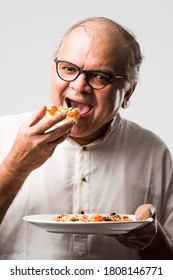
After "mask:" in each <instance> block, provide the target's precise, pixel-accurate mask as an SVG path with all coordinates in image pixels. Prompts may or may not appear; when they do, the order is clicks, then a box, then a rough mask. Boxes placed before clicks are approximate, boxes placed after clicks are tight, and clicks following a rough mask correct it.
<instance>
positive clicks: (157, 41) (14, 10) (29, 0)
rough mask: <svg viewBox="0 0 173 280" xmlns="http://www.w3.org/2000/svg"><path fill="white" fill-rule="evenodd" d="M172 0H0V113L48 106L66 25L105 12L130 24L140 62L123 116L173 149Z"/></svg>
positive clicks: (123, 22) (125, 25) (122, 22)
mask: <svg viewBox="0 0 173 280" xmlns="http://www.w3.org/2000/svg"><path fill="white" fill-rule="evenodd" d="M172 10H173V8H172V1H171V0H170V1H169V0H163V1H162V0H118V1H117V0H107V1H104V0H87V1H82V0H73V1H71V0H69V1H67V0H63V1H60V0H11V1H10V0H4V1H3V0H0V115H5V114H11V113H21V112H24V111H32V110H37V109H39V108H40V107H41V106H42V105H43V104H45V105H47V106H50V105H51V100H50V97H49V95H50V92H49V83H50V75H51V67H52V58H53V56H54V53H55V51H56V49H57V46H58V45H59V42H60V39H61V37H62V36H63V34H64V32H65V31H66V29H67V28H69V27H70V25H72V24H74V23H75V22H76V21H78V20H80V19H82V18H85V17H91V16H104V17H109V18H111V19H113V20H115V21H118V22H119V23H120V24H122V25H123V26H124V27H127V28H128V29H130V30H131V31H132V32H133V33H134V34H135V35H136V37H137V39H138V41H139V42H140V45H141V49H142V53H143V55H144V62H143V65H142V68H141V74H140V80H139V84H138V86H137V89H136V91H135V93H134V95H133V97H132V99H131V103H130V107H129V108H128V109H126V110H121V115H122V116H123V117H125V118H128V119H131V120H132V121H134V122H137V123H138V124H140V125H141V126H143V127H145V128H148V129H150V130H152V131H153V132H155V133H156V134H157V135H158V136H160V137H161V138H162V139H163V140H164V141H165V142H166V144H167V145H168V147H169V148H170V149H171V150H173V129H172V119H173V110H172V102H173V101H172V95H173V92H172V81H173V71H172V62H173V31H172V26H173V13H172Z"/></svg>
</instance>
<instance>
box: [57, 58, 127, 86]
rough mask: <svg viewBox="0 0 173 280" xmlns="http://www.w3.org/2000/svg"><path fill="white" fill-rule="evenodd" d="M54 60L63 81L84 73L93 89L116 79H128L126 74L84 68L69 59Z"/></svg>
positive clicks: (73, 78)
mask: <svg viewBox="0 0 173 280" xmlns="http://www.w3.org/2000/svg"><path fill="white" fill-rule="evenodd" d="M54 62H55V63H56V71H57V74H58V76H59V77H60V78H61V79H62V80H63V81H66V82H72V81H74V80H76V79H77V78H78V77H79V75H80V74H82V73H84V74H85V75H86V82H87V84H88V85H89V86H90V87H91V88H93V89H103V88H104V87H106V86H107V85H108V84H110V83H111V82H112V81H113V80H115V79H126V77H125V76H116V75H113V74H110V73H106V72H103V71H99V70H84V69H82V68H80V67H78V66H77V65H75V64H73V63H71V62H68V61H63V60H58V59H54Z"/></svg>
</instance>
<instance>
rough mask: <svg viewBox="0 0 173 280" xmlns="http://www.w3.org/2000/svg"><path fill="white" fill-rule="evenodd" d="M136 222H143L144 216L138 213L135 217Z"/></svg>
mask: <svg viewBox="0 0 173 280" xmlns="http://www.w3.org/2000/svg"><path fill="white" fill-rule="evenodd" d="M136 220H144V216H143V215H142V214H141V213H140V214H138V215H137V216H136Z"/></svg>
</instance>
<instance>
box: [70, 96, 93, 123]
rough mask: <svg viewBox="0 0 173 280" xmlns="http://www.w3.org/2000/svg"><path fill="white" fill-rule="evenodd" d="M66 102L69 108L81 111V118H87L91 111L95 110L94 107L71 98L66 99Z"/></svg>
mask: <svg viewBox="0 0 173 280" xmlns="http://www.w3.org/2000/svg"><path fill="white" fill-rule="evenodd" d="M66 102H67V106H68V108H70V107H73V108H78V109H79V110H80V118H83V117H85V116H87V115H88V114H89V113H90V111H91V110H92V109H93V106H92V105H88V104H85V103H81V102H77V101H74V100H71V99H69V98H66Z"/></svg>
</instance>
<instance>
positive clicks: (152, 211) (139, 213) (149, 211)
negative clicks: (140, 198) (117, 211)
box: [135, 204, 156, 220]
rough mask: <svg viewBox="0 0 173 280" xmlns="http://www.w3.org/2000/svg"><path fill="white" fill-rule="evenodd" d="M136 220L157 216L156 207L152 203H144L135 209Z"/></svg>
mask: <svg viewBox="0 0 173 280" xmlns="http://www.w3.org/2000/svg"><path fill="white" fill-rule="evenodd" d="M135 216H136V220H146V219H148V218H150V217H155V216H156V208H155V207H154V206H153V205H152V204H142V205H140V206H139V207H138V208H137V210H136V211H135Z"/></svg>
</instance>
